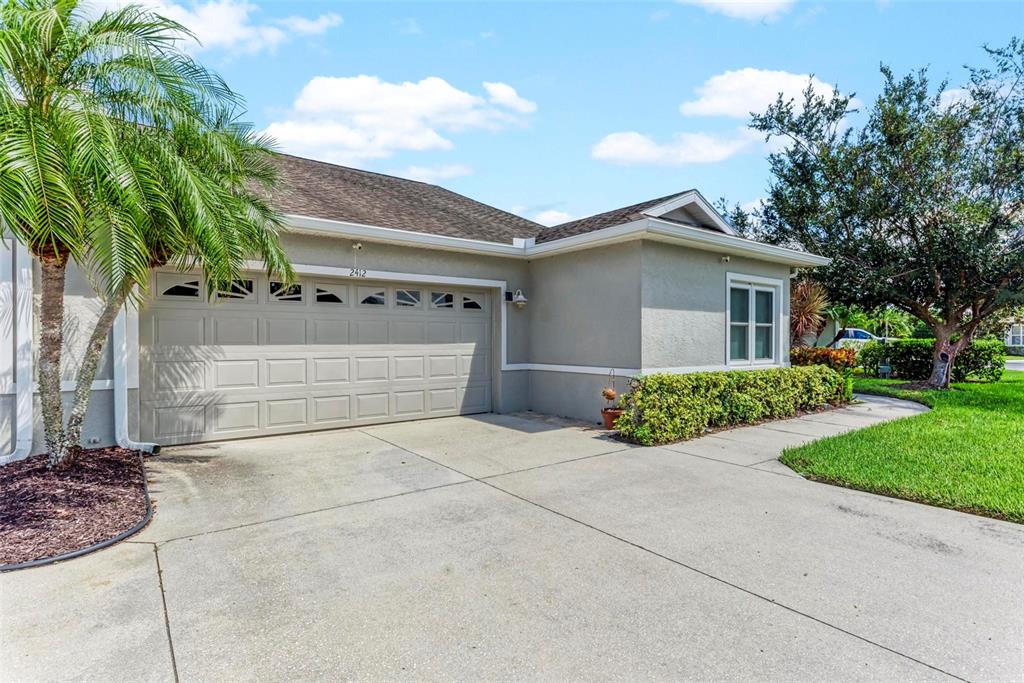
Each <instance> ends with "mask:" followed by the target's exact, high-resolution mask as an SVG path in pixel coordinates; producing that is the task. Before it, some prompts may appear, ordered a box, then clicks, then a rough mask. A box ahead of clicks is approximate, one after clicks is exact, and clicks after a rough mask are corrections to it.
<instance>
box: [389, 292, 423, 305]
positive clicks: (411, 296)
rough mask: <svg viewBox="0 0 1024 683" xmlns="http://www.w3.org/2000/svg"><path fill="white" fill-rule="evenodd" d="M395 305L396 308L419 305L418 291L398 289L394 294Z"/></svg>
mask: <svg viewBox="0 0 1024 683" xmlns="http://www.w3.org/2000/svg"><path fill="white" fill-rule="evenodd" d="M395 304H397V305H398V306H408V307H415V306H419V305H420V292H419V290H418V289H399V290H398V291H396V292H395Z"/></svg>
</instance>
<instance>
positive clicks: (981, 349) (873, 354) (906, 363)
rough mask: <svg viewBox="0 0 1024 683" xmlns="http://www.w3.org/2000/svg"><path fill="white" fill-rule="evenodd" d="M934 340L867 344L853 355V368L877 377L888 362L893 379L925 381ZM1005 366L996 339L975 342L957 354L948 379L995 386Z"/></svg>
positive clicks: (999, 343)
mask: <svg viewBox="0 0 1024 683" xmlns="http://www.w3.org/2000/svg"><path fill="white" fill-rule="evenodd" d="M934 351H935V340H934V339H896V340H893V341H890V342H888V343H887V344H884V345H883V344H880V343H879V342H868V343H867V344H865V345H864V348H862V349H861V350H860V353H859V354H857V364H858V365H860V366H861V367H862V368H864V372H866V373H868V374H871V375H877V374H878V366H879V365H881V363H882V360H883V359H885V358H888V359H889V365H890V367H891V368H892V374H893V376H894V377H899V378H900V379H906V380H915V381H916V380H926V379H928V377H929V376H931V374H932V354H933V353H934ZM1005 364H1006V347H1005V346H1004V345H1003V342H1001V341H1000V340H998V339H976V340H975V341H973V342H971V343H970V344H969V345H968V346H967V347H966V348H964V349H963V350H962V351H960V353H958V354H957V356H956V360H954V361H953V372H952V375H951V378H952V380H953V381H954V382H962V381H964V380H965V379H968V378H972V377H973V378H974V379H980V380H983V381H986V382H998V381H999V379H1000V378H1001V377H1002V376H1003V368H1004V367H1005Z"/></svg>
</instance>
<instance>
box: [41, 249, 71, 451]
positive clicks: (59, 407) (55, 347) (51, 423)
mask: <svg viewBox="0 0 1024 683" xmlns="http://www.w3.org/2000/svg"><path fill="white" fill-rule="evenodd" d="M39 265H40V270H41V271H42V281H43V282H42V284H43V286H42V291H41V292H40V306H39V327H40V335H39V402H40V404H41V405H42V409H43V434H44V436H45V438H46V449H47V453H48V454H49V466H50V467H55V466H57V465H59V464H60V463H61V461H63V459H64V457H65V456H66V455H67V440H66V439H65V438H64V405H63V403H62V402H61V396H60V358H61V350H62V347H63V345H64V280H65V276H66V274H67V257H66V256H61V255H59V254H53V253H49V254H41V255H39Z"/></svg>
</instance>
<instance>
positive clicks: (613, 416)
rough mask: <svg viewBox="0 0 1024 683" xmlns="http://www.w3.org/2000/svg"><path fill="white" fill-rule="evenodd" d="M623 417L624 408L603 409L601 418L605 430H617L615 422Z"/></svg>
mask: <svg viewBox="0 0 1024 683" xmlns="http://www.w3.org/2000/svg"><path fill="white" fill-rule="evenodd" d="M619 415H622V408H601V418H602V419H603V420H604V428H605V429H615V421H616V420H618V419H619Z"/></svg>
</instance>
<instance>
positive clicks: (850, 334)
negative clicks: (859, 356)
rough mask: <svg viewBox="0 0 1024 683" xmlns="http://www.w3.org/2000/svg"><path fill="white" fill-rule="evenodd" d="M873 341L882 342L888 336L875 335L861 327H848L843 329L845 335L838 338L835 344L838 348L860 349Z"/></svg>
mask: <svg viewBox="0 0 1024 683" xmlns="http://www.w3.org/2000/svg"><path fill="white" fill-rule="evenodd" d="M871 341H877V342H882V341H886V338H885V337H878V336H875V335H873V334H871V333H870V332H868V331H867V330H862V329H860V328H859V327H847V328H846V330H845V331H843V336H842V337H840V338H839V339H837V340H836V342H835V344H833V346H835V347H836V348H854V349H859V348H860V347H862V346H864V345H865V344H867V343H868V342H871Z"/></svg>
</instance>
